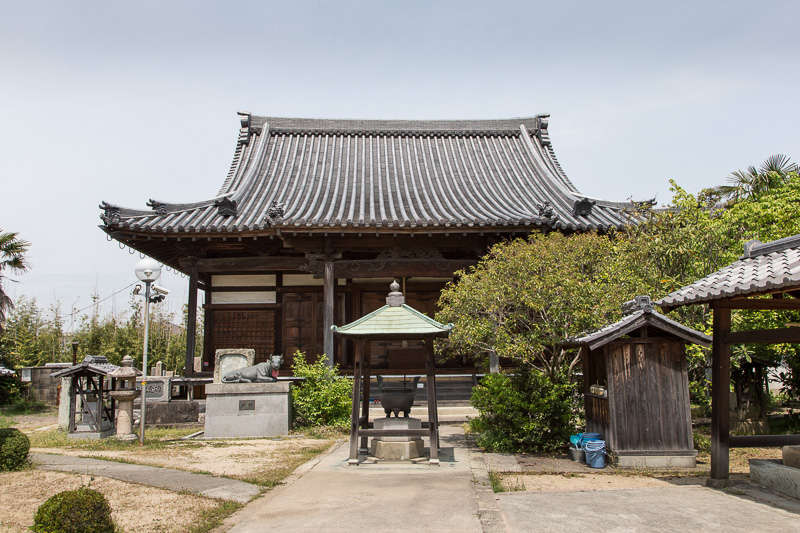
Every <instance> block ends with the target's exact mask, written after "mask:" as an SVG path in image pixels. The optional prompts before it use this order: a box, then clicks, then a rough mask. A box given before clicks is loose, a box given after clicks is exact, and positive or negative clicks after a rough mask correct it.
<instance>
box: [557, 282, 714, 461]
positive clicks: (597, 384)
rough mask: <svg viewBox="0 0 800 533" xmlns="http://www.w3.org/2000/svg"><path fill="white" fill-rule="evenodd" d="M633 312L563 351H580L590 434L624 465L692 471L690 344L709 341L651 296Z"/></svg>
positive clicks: (570, 343) (631, 309)
mask: <svg viewBox="0 0 800 533" xmlns="http://www.w3.org/2000/svg"><path fill="white" fill-rule="evenodd" d="M625 310H626V311H629V312H630V314H628V315H627V316H625V317H624V318H622V319H621V320H619V321H618V322H616V323H614V324H610V325H608V326H606V327H604V328H601V329H600V330H598V331H595V332H593V333H590V334H587V335H584V336H582V337H578V338H573V339H569V340H568V341H567V342H566V343H565V345H567V346H580V347H581V364H582V366H583V381H584V402H585V409H586V430H587V431H589V432H593V433H600V434H601V435H602V436H603V438H604V439H605V441H606V446H607V448H608V449H609V450H610V451H611V452H613V455H614V457H615V459H616V461H617V464H618V466H622V467H654V468H659V467H681V468H687V467H690V468H691V467H694V466H696V457H697V451H696V450H695V449H694V441H693V439H692V415H691V411H690V405H689V379H688V373H687V368H686V350H685V346H684V345H685V343H695V344H700V345H702V346H709V345H710V344H711V337H709V336H707V335H704V334H703V333H700V332H699V331H696V330H694V329H691V328H687V327H686V326H683V325H682V324H679V323H677V322H675V321H673V320H670V319H669V318H667V317H665V316H663V315H660V314H659V313H657V312H655V311H654V310H653V305H652V303H651V302H650V297H649V296H639V297H637V298H636V299H635V300H633V301H632V302H628V303H627V304H626V305H625Z"/></svg>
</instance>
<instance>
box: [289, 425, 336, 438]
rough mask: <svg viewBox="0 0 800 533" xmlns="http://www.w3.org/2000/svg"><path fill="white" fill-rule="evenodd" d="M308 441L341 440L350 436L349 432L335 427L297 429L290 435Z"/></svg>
mask: <svg viewBox="0 0 800 533" xmlns="http://www.w3.org/2000/svg"><path fill="white" fill-rule="evenodd" d="M291 434H292V435H294V436H304V437H306V438H309V439H341V438H345V437H349V436H350V430H349V429H347V428H341V427H336V426H309V427H304V428H298V429H296V430H294V431H292V433H291Z"/></svg>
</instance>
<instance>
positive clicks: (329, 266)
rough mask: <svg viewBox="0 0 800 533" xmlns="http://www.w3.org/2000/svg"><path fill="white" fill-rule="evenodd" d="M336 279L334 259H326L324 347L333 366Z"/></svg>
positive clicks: (329, 364) (330, 364) (328, 361)
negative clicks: (332, 327) (332, 329)
mask: <svg viewBox="0 0 800 533" xmlns="http://www.w3.org/2000/svg"><path fill="white" fill-rule="evenodd" d="M335 289H336V280H335V279H334V277H333V261H325V279H324V282H323V289H322V291H323V300H324V305H325V319H324V322H323V330H324V331H323V332H322V335H323V349H324V351H325V355H326V356H327V359H326V361H327V363H328V366H333V362H334V353H333V331H331V326H333V310H334V308H335V300H336V291H335Z"/></svg>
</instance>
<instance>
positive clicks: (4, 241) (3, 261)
mask: <svg viewBox="0 0 800 533" xmlns="http://www.w3.org/2000/svg"><path fill="white" fill-rule="evenodd" d="M29 246H30V243H29V242H28V241H24V240H22V239H20V238H19V237H18V234H17V233H13V232H5V233H4V232H3V231H2V230H0V336H1V335H2V334H3V324H5V321H6V312H7V311H8V310H10V309H13V308H14V302H12V301H11V298H9V296H8V295H7V294H6V292H5V289H4V287H3V281H4V279H9V281H14V280H11V279H10V278H6V276H5V275H4V274H3V271H5V270H10V271H11V272H13V273H15V274H22V273H23V272H25V271H26V270H28V268H29V266H30V265H29V264H28V261H27V259H26V257H25V253H26V252H27V251H28V247H29Z"/></svg>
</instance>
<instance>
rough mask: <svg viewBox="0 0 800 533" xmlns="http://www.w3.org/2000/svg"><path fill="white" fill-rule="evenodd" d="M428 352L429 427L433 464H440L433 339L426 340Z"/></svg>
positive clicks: (431, 461) (431, 460)
mask: <svg viewBox="0 0 800 533" xmlns="http://www.w3.org/2000/svg"><path fill="white" fill-rule="evenodd" d="M425 351H426V352H427V355H428V357H427V358H426V359H427V364H426V367H427V378H428V427H429V429H430V440H431V446H430V448H431V458H430V463H431V464H439V411H438V409H437V408H436V368H435V361H434V355H433V339H426V340H425Z"/></svg>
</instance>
